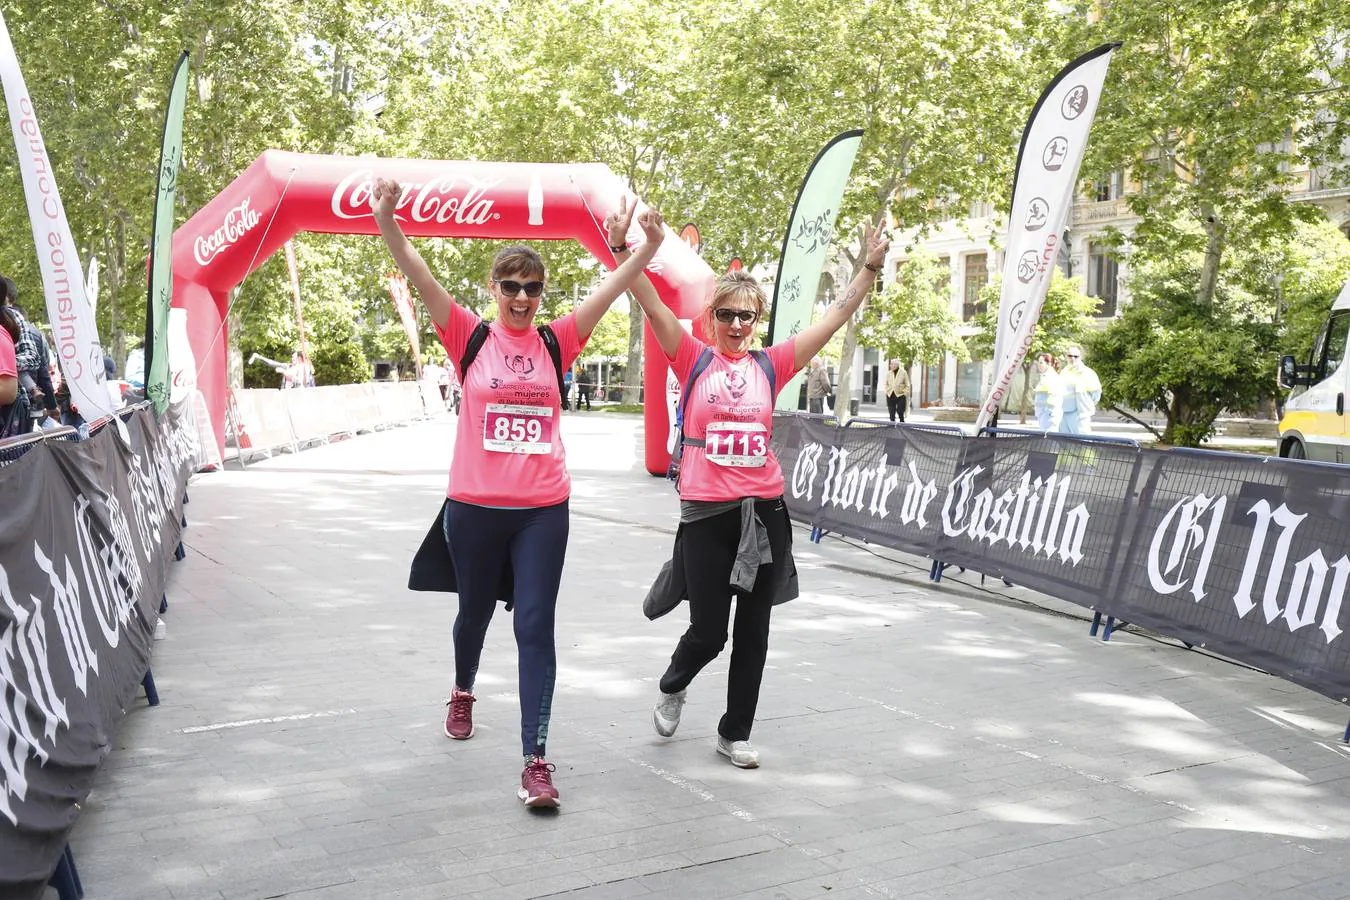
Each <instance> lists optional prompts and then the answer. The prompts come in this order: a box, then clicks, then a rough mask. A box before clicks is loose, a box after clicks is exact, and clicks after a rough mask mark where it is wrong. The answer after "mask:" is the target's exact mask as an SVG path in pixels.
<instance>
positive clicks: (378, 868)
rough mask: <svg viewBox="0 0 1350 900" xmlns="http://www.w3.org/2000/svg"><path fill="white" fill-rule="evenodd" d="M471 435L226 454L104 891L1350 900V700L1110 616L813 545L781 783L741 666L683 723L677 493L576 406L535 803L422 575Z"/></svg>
mask: <svg viewBox="0 0 1350 900" xmlns="http://www.w3.org/2000/svg"><path fill="white" fill-rule="evenodd" d="M452 427H453V425H452V423H450V422H448V421H447V422H434V423H423V424H419V425H415V426H410V427H406V428H399V429H394V430H390V431H386V432H383V433H380V434H376V435H370V436H365V437H360V438H357V439H353V440H349V441H345V442H342V443H338V444H334V445H331V446H327V447H320V448H316V449H312V450H308V451H305V452H303V453H299V454H295V455H285V456H282V457H279V458H276V459H273V460H269V461H266V462H263V463H259V464H254V465H251V466H250V467H249V468H248V470H247V471H239V470H237V469H236V468H234V467H233V465H232V466H231V468H230V469H229V470H228V471H226V472H224V473H217V474H213V475H207V476H200V477H198V478H197V479H196V480H195V481H194V482H193V484H192V486H191V487H190V490H189V495H190V503H189V505H188V507H187V509H186V512H187V517H188V522H189V528H188V530H187V532H186V536H185V538H186V544H187V549H188V556H187V559H186V560H185V561H184V562H182V563H179V564H176V565H175V567H174V570H173V573H172V577H171V580H170V587H169V601H170V609H169V613H168V615H167V617H166V621H167V628H168V634H167V637H166V638H165V639H164V640H163V641H160V642H158V643H157V644H156V645H155V653H154V673H155V678H156V681H157V682H158V686H159V692H160V696H161V699H162V704H161V705H160V706H159V707H157V708H154V709H150V708H147V707H146V706H145V705H144V702H143V701H139V702H138V704H137V705H136V706H135V707H134V708H133V709H132V710H131V711H130V712H129V713H128V715H127V716H126V718H125V719H124V721H123V723H122V726H121V728H120V730H119V732H118V735H117V740H116V747H115V749H114V751H113V752H112V754H111V755H110V756H109V758H108V760H107V763H106V765H105V766H104V768H103V769H102V771H101V772H100V775H99V777H98V780H97V783H96V786H95V788H94V790H93V792H92V794H91V795H90V797H89V799H88V802H87V803H86V805H85V808H84V811H83V814H82V816H81V818H80V820H79V823H78V825H77V827H76V830H75V833H74V836H73V840H72V846H73V848H74V851H75V854H76V859H77V862H78V864H79V867H80V874H81V875H82V877H83V880H84V885H85V889H86V896H87V898H88V900H104V898H133V900H159V898H203V897H212V898H220V897H226V898H255V897H303V898H323V900H329V898H371V897H391V898H443V897H467V896H474V897H492V898H512V897H522V898H523V897H542V896H555V895H564V896H566V897H568V898H578V900H580V898H585V900H598V898H626V897H644V898H645V897H649V896H656V897H672V898H674V897H679V898H703V897H764V898H804V897H827V896H828V897H832V898H857V897H916V898H936V897H961V898H986V897H987V898H1012V897H1035V898H1044V900H1052V898H1077V897H1091V898H1094V900H1108V898H1154V897H1187V898H1192V900H1198V898H1224V900H1228V898H1235V897H1251V898H1258V897H1259V898H1268V897H1281V898H1284V897H1288V898H1293V897H1298V898H1333V897H1346V896H1350V866H1348V865H1347V863H1350V804H1348V803H1347V802H1346V800H1347V794H1350V782H1347V778H1346V773H1347V771H1350V759H1348V758H1347V756H1350V753H1347V748H1346V746H1345V745H1343V744H1342V743H1341V742H1340V736H1341V732H1342V731H1343V729H1344V727H1345V719H1346V716H1347V711H1346V709H1345V708H1344V707H1343V706H1341V705H1339V704H1336V703H1334V702H1332V701H1331V700H1328V699H1326V698H1323V697H1321V696H1319V695H1316V694H1313V693H1310V692H1308V691H1306V690H1303V689H1301V688H1298V687H1295V686H1293V685H1291V684H1288V683H1285V682H1282V681H1279V680H1277V679H1275V678H1271V677H1269V676H1266V675H1263V674H1260V673H1256V672H1252V671H1250V670H1247V669H1244V668H1241V667H1238V666H1235V665H1232V664H1229V663H1226V662H1223V661H1219V660H1216V659H1213V658H1211V657H1208V656H1205V655H1203V654H1200V653H1195V652H1188V651H1186V650H1184V649H1183V648H1180V647H1178V646H1174V645H1172V644H1170V643H1169V642H1166V641H1159V640H1154V639H1150V638H1149V637H1147V636H1144V635H1137V634H1132V633H1117V635H1116V636H1115V637H1114V638H1113V639H1112V640H1111V641H1110V642H1109V643H1103V642H1101V641H1099V640H1093V639H1090V638H1089V637H1088V634H1087V625H1086V623H1085V622H1084V621H1083V620H1082V610H1080V609H1078V608H1077V607H1072V606H1069V605H1067V604H1062V603H1058V602H1056V601H1053V600H1050V599H1048V598H1046V597H1043V596H1040V595H1034V594H1031V593H1030V592H1027V591H1023V590H1020V589H1016V588H1014V589H1007V588H1004V587H1003V586H1002V585H1001V584H999V585H998V587H997V589H995V588H994V587H992V586H982V585H981V584H980V579H979V577H978V576H970V575H964V576H959V577H958V578H947V579H944V581H943V582H942V583H941V584H939V585H933V584H932V583H930V582H929V581H928V580H927V577H926V574H927V568H928V565H927V561H926V560H923V559H918V558H915V557H908V556H905V555H903V554H900V553H897V552H894V551H890V550H885V549H879V548H875V547H862V546H853V545H852V544H850V543H846V542H842V541H838V540H835V539H831V538H827V539H826V540H825V542H824V543H822V544H821V545H819V546H816V545H812V544H810V543H808V542H807V540H806V532H805V530H804V529H799V531H798V542H797V545H796V549H797V553H798V562H799V566H800V568H801V570H802V587H803V591H804V594H803V596H802V597H801V598H800V599H799V600H797V601H795V602H793V603H789V604H787V605H786V606H782V607H779V608H778V609H777V610H776V611H775V614H774V631H773V637H772V639H771V648H770V659H769V671H768V672H767V673H766V677H765V682H764V689H763V696H762V699H761V702H760V717H759V720H758V723H757V726H756V729H755V734H754V740H755V743H756V744H757V745H758V746H759V747H760V749H761V751H762V754H763V766H762V768H760V769H758V770H755V771H742V770H739V769H736V768H733V767H732V766H731V765H729V764H728V763H727V761H726V760H724V759H722V758H721V757H720V756H718V755H716V753H715V752H714V750H713V744H714V739H715V730H714V729H715V726H716V722H717V718H718V716H719V714H720V712H721V702H722V697H723V692H724V690H725V684H726V657H725V655H724V656H723V657H722V658H721V659H719V660H718V661H717V662H715V663H713V664H712V665H711V666H710V667H709V668H708V669H707V670H705V672H704V674H703V675H702V676H701V677H700V678H699V679H698V680H697V681H695V683H694V685H693V686H692V688H691V690H690V701H689V705H688V706H687V707H686V710H685V716H684V722H683V724H682V725H681V728H680V730H679V732H678V733H677V735H676V736H675V737H674V738H673V739H670V740H663V739H661V738H659V737H657V736H656V735H655V734H654V733H653V731H652V728H651V724H650V709H651V706H652V703H653V701H654V699H655V694H656V690H657V689H656V684H655V677H656V676H657V675H658V674H659V673H660V672H661V670H662V668H663V666H664V663H665V662H666V660H667V659H668V657H669V654H670V651H671V650H672V649H673V647H674V643H675V640H676V638H677V637H678V635H679V634H680V632H681V631H682V623H681V621H679V619H680V614H679V613H677V614H673V615H671V616H669V617H667V618H665V619H662V620H659V621H657V622H655V623H650V622H648V621H646V619H644V618H643V616H642V614H641V611H640V604H641V599H642V596H643V594H644V592H645V588H646V586H647V584H648V582H649V580H650V578H651V577H652V575H653V574H654V573H655V572H656V570H657V568H658V566H659V565H660V563H661V561H662V560H663V559H664V558H665V557H666V555H667V554H668V552H669V549H670V543H671V536H672V534H673V526H674V522H675V516H676V499H675V497H674V494H673V492H672V491H671V490H670V488H669V487H668V486H667V484H666V483H665V482H664V481H662V480H658V479H654V478H652V477H650V476H648V475H647V474H646V473H645V471H643V470H642V467H641V465H640V462H639V459H640V453H641V422H640V420H639V419H638V418H636V417H628V416H617V415H612V414H598V413H597V414H593V415H586V414H573V415H569V416H566V417H565V425H564V433H565V434H566V437H567V443H568V448H569V456H570V459H571V462H572V470H573V473H574V495H573V500H572V535H571V541H570V547H569V554H568V563H567V570H566V572H565V574H564V581H563V592H562V596H561V598H560V613H559V633H558V644H559V679H558V687H557V695H556V700H555V705H554V715H553V723H552V731H551V735H550V742H549V750H550V759H551V761H552V762H554V763H556V764H557V766H558V771H557V773H556V776H555V778H556V783H557V785H558V787H559V789H560V791H561V793H562V801H563V806H562V809H561V810H560V811H558V812H556V813H542V814H541V813H539V812H532V811H528V810H526V809H524V808H523V807H522V806H521V804H520V802H519V801H518V800H517V799H516V798H515V793H514V792H515V789H516V787H517V786H518V778H519V774H520V768H521V760H520V758H519V757H518V756H517V753H518V750H519V743H518V721H519V716H518V708H517V697H516V694H515V678H516V676H515V650H514V645H513V641H512V637H511V631H510V628H509V622H507V621H506V616H505V615H504V614H499V616H498V621H497V622H496V623H495V624H494V625H493V628H492V630H491V631H490V633H489V636H488V646H487V648H486V651H485V654H484V658H483V665H482V670H481V674H480V681H479V685H478V688H479V703H478V704H477V706H476V708H475V719H476V723H477V728H478V730H477V734H476V735H475V737H474V738H473V740H471V741H467V742H452V741H449V740H447V739H446V738H445V736H444V735H443V734H442V730H441V729H442V722H443V717H444V712H445V709H444V706H443V705H442V703H443V701H444V699H445V697H446V695H447V693H448V690H449V688H450V685H451V678H452V675H451V672H452V669H451V648H450V641H449V630H450V624H451V620H452V617H453V608H454V603H453V597H448V596H446V595H436V594H418V593H413V592H409V591H407V590H405V589H404V584H405V580H406V572H407V564H408V562H409V560H410V558H411V555H412V552H413V550H414V549H415V547H416V546H417V544H418V542H419V541H420V539H421V537H422V535H423V534H424V532H425V530H426V527H427V525H428V524H429V522H430V520H431V518H432V516H433V515H434V514H435V512H436V510H437V508H438V507H439V504H440V496H441V495H442V492H443V488H444V482H445V470H446V465H447V462H448V449H447V448H448V446H449V441H450V436H451V429H452Z"/></svg>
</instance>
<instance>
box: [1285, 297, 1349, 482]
mask: <svg viewBox="0 0 1350 900" xmlns="http://www.w3.org/2000/svg"><path fill="white" fill-rule="evenodd" d="M1347 343H1350V282H1347V283H1346V285H1345V287H1344V288H1342V289H1341V293H1340V295H1339V296H1338V297H1337V298H1336V301H1335V302H1334V303H1332V304H1331V313H1330V315H1328V316H1327V321H1326V324H1325V325H1323V326H1322V331H1321V332H1320V333H1319V334H1318V336H1317V340H1316V341H1315V342H1314V343H1313V348H1312V353H1311V354H1309V356H1308V362H1307V364H1306V365H1299V364H1298V363H1297V361H1296V360H1295V359H1294V357H1292V356H1286V357H1284V358H1283V359H1281V360H1280V384H1281V386H1283V387H1287V388H1291V389H1292V390H1291V392H1290V394H1289V399H1288V400H1286V401H1285V404H1284V418H1282V419H1280V456H1286V457H1290V458H1292V459H1315V460H1319V461H1322V462H1336V463H1350V417H1347V416H1346V401H1347V395H1350V363H1348V362H1346V359H1345V348H1346V344H1347Z"/></svg>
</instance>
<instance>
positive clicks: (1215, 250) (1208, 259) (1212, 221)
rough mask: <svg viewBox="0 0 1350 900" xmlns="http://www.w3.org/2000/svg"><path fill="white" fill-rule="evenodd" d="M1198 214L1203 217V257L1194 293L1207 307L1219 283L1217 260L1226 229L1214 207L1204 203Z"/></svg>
mask: <svg viewBox="0 0 1350 900" xmlns="http://www.w3.org/2000/svg"><path fill="white" fill-rule="evenodd" d="M1200 214H1201V216H1202V217H1203V219H1204V226H1205V237H1206V240H1205V257H1204V262H1203V264H1202V265H1201V268H1200V287H1199V288H1198V290H1197V293H1196V300H1198V301H1199V302H1200V305H1201V306H1203V307H1205V308H1209V306H1211V305H1212V304H1213V303H1214V291H1215V289H1216V288H1217V287H1218V284H1219V262H1220V260H1222V258H1223V248H1224V237H1225V234H1226V229H1225V228H1224V227H1223V225H1221V224H1220V223H1219V218H1218V216H1217V215H1215V213H1214V208H1213V207H1212V206H1209V205H1208V204H1206V205H1205V206H1203V207H1201V209H1200Z"/></svg>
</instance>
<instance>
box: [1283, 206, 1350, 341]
mask: <svg viewBox="0 0 1350 900" xmlns="http://www.w3.org/2000/svg"><path fill="white" fill-rule="evenodd" d="M1281 249H1282V252H1281V253H1280V254H1279V255H1278V257H1277V260H1276V262H1277V268H1275V270H1274V271H1273V272H1272V273H1271V277H1270V278H1269V281H1268V283H1270V284H1272V285H1275V287H1274V290H1275V292H1276V303H1277V304H1278V305H1279V307H1280V310H1279V317H1280V325H1281V326H1282V327H1281V331H1280V343H1279V353H1280V355H1284V354H1292V355H1293V356H1295V357H1297V358H1298V359H1300V360H1305V359H1306V358H1307V356H1308V353H1309V352H1310V351H1311V350H1312V345H1313V341H1314V340H1315V339H1316V337H1317V333H1318V331H1319V330H1320V329H1321V327H1322V325H1323V324H1324V323H1325V322H1326V318H1327V312H1328V311H1329V310H1330V309H1331V302H1332V301H1333V300H1335V299H1336V295H1337V294H1339V293H1340V292H1341V288H1342V287H1343V286H1344V285H1345V284H1346V282H1347V281H1350V240H1346V238H1345V235H1343V234H1341V233H1340V231H1338V230H1337V229H1336V228H1335V226H1333V225H1331V224H1330V223H1329V222H1322V223H1318V224H1305V225H1300V226H1299V228H1298V230H1297V232H1296V233H1295V235H1294V239H1293V240H1291V241H1289V242H1288V243H1287V244H1286V245H1285V246H1284V247H1283V248H1281ZM1277 282H1278V283H1277Z"/></svg>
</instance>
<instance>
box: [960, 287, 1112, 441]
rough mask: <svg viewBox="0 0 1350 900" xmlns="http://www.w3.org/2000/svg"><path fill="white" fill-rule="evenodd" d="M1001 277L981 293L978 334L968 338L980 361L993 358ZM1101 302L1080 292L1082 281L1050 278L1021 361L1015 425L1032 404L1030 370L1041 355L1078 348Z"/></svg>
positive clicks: (1062, 352) (1061, 354) (1060, 352)
mask: <svg viewBox="0 0 1350 900" xmlns="http://www.w3.org/2000/svg"><path fill="white" fill-rule="evenodd" d="M1002 283H1003V278H1002V276H999V277H996V278H995V279H994V280H993V281H992V282H990V283H989V284H987V285H985V286H984V289H983V290H981V291H980V301H981V303H982V305H983V306H984V311H983V312H981V313H980V315H979V317H978V318H977V319H976V325H977V326H978V327H979V329H980V330H979V332H978V333H977V334H975V335H974V336H973V337H972V338H971V339H970V345H971V350H972V351H973V352H974V353H975V354H976V355H978V356H979V357H981V358H983V359H989V358H992V357H993V355H994V341H995V339H996V337H997V335H998V302H999V294H1000V292H1001V289H1002ZM1100 305H1101V301H1100V300H1098V299H1097V298H1096V297H1089V296H1088V295H1087V294H1084V293H1083V289H1082V281H1081V280H1080V279H1078V278H1065V277H1064V276H1063V274H1061V273H1060V271H1059V270H1058V269H1056V270H1055V271H1054V273H1053V274H1052V275H1051V277H1050V288H1049V290H1047V291H1046V294H1045V305H1044V306H1042V307H1041V314H1040V317H1039V318H1037V320H1036V328H1035V330H1034V331H1033V332H1032V334H1031V346H1030V347H1029V348H1028V349H1027V354H1026V356H1025V357H1023V358H1022V397H1021V400H1020V401H1019V402H1018V404H1017V411H1018V422H1020V423H1023V424H1025V423H1026V420H1027V409H1028V408H1029V407H1030V404H1031V367H1032V364H1033V363H1035V361H1036V357H1038V356H1040V355H1041V354H1042V353H1050V354H1052V355H1054V356H1063V354H1064V351H1065V350H1066V349H1067V348H1068V347H1070V346H1072V345H1081V344H1082V343H1083V342H1084V340H1085V338H1086V337H1087V335H1088V325H1089V323H1090V322H1091V318H1092V314H1093V313H1094V312H1096V311H1097V307H1098V306H1100ZM1005 405H1006V404H1005Z"/></svg>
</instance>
